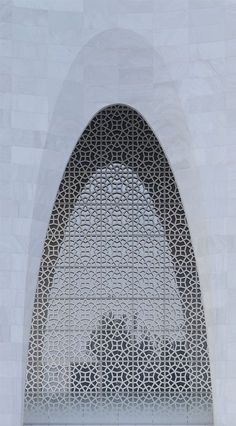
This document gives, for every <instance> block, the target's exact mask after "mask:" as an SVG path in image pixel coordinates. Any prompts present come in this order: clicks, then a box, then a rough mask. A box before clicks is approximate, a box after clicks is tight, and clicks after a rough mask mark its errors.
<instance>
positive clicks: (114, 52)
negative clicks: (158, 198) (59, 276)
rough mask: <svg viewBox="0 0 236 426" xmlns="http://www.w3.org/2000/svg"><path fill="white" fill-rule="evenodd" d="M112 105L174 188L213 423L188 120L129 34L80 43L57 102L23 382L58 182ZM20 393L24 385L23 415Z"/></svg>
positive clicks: (152, 56) (30, 283) (36, 221)
mask: <svg viewBox="0 0 236 426" xmlns="http://www.w3.org/2000/svg"><path fill="white" fill-rule="evenodd" d="M117 103H119V104H126V105H129V106H131V107H132V108H135V109H136V110H137V111H138V112H139V113H140V114H141V115H142V116H143V117H144V119H145V120H146V121H147V123H148V124H149V125H150V127H151V128H152V129H153V131H154V133H155V135H156V137H157V138H158V140H159V142H160V143H161V146H162V148H163V150H164V152H165V154H166V156H167V158H168V161H169V164H170V166H171V168H172V170H173V173H174V175H175V179H176V182H177V185H178V187H179V190H180V194H181V198H182V201H183V204H184V209H185V214H186V216H187V219H188V223H189V229H190V232H191V237H192V243H193V247H194V250H195V256H196V261H197V265H198V271H199V276H200V285H201V292H202V299H203V306H204V310H205V316H206V323H207V335H208V345H209V351H210V362H211V374H212V384H213V400H214V424H215V426H216V425H217V426H218V425H220V423H219V422H218V421H217V418H218V416H217V411H216V407H217V406H218V404H217V394H216V392H215V391H216V385H215V383H216V372H215V371H214V365H215V364H216V363H215V362H214V353H215V351H214V319H213V318H212V310H211V309H210V307H209V303H208V301H209V300H213V296H212V295H211V286H210V273H209V269H210V268H209V265H208V259H207V257H206V256H205V257H203V256H202V255H201V251H200V244H199V242H200V241H201V240H204V237H205V235H206V233H207V228H206V222H207V221H206V213H205V211H204V206H203V197H202V193H201V192H202V191H201V185H200V179H199V172H198V169H197V166H196V163H195V159H194V153H193V144H192V141H191V134H190V131H189V129H188V118H187V117H186V115H185V113H184V111H183V109H182V106H181V102H180V99H179V98H178V94H177V90H176V87H175V83H174V82H173V81H171V79H170V78H169V75H168V69H167V67H166V66H165V64H164V62H163V59H162V57H161V55H160V54H159V53H158V52H157V51H156V50H155V49H154V48H153V47H152V46H150V44H148V43H147V42H146V41H145V39H144V38H143V37H141V36H140V35H138V34H137V33H135V32H133V31H130V30H124V29H112V30H107V31H104V32H102V33H99V34H98V35H96V36H94V37H93V38H92V39H91V40H90V41H89V42H88V43H87V44H85V45H84V47H83V48H82V49H81V50H80V51H79V52H78V54H77V57H76V59H75V60H74V62H73V64H72V66H71V68H70V70H69V72H68V75H67V77H66V79H65V80H64V83H63V86H62V88H61V91H60V94H59V96H58V99H57V101H56V104H55V109H54V112H53V115H52V118H51V121H50V124H49V130H48V133H47V138H46V144H45V147H44V152H43V155H42V159H41V164H40V167H39V175H38V181H37V191H36V195H35V202H34V210H33V216H32V225H31V232H30V250H29V256H28V273H27V281H26V293H25V327H24V330H25V336H24V354H23V362H22V369H23V377H24V371H25V366H26V357H27V348H28V339H29V331H30V323H31V316H32V307H33V301H34V295H35V290H36V285H37V278H38V270H39V265H40V260H41V255H42V250H43V244H44V239H45V235H46V230H47V226H48V221H49V218H50V215H51V211H52V207H53V203H54V200H55V197H56V194H57V190H58V186H59V184H60V180H61V178H62V175H63V172H64V169H65V167H66V164H67V162H68V160H69V157H70V155H71V153H72V151H73V149H74V146H75V144H76V142H77V140H78V139H79V137H80V136H81V134H82V132H83V130H84V128H85V127H86V126H87V124H88V123H89V121H90V120H91V119H92V117H93V116H94V115H95V114H96V113H97V112H98V111H99V110H100V109H102V108H104V107H106V106H107V105H110V104H117ZM23 396H24V383H22V412H23Z"/></svg>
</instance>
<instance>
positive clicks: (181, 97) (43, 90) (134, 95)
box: [0, 0, 236, 426]
mask: <svg viewBox="0 0 236 426" xmlns="http://www.w3.org/2000/svg"><path fill="white" fill-rule="evenodd" d="M0 22H1V24H0V74H1V76H0V91H1V96H0V140H1V144H0V162H1V167H0V233H1V235H0V277H1V285H0V425H2V426H21V425H22V421H23V420H22V405H23V393H24V382H23V380H24V368H25V355H26V348H27V338H28V331H29V324H30V317H31V310H32V301H33V296H34V291H35V287H36V283H37V272H38V267H39V262H40V256H41V252H42V247H43V242H44V237H45V232H46V228H47V223H48V219H49V216H50V212H51V209H52V206H53V201H54V199H55V195H56V191H57V188H58V185H59V182H60V178H61V176H62V173H63V170H64V167H65V165H66V163H67V160H68V158H69V155H70V153H71V152H72V150H73V147H74V145H75V143H76V141H77V139H78V138H79V136H80V134H81V133H82V131H83V129H84V127H85V126H86V124H87V123H88V121H89V120H90V119H91V117H92V116H93V114H95V113H96V112H97V111H98V110H99V109H100V108H102V107H104V106H106V105H107V104H111V103H117V102H122V103H127V104H129V105H131V106H133V107H135V108H137V110H138V111H139V112H140V113H141V114H143V116H144V118H145V119H146V120H147V121H148V122H149V124H150V125H151V126H152V128H153V129H154V132H155V134H156V135H157V137H158V138H159V140H160V142H161V144H162V146H163V148H164V150H165V152H166V154H167V157H168V158H169V161H170V164H171V166H172V168H173V171H174V173H175V176H176V180H177V183H178V185H179V189H180V192H181V195H182V198H183V202H184V206H185V211H186V214H187V217H188V220H189V224H190V229H191V233H192V239H193V243H194V247H195V251H196V257H197V262H198V268H199V273H200V280H201V287H202V294H203V300H204V306H205V311H206V317H207V326H208V339H209V347H210V356H211V367H212V380H213V390H214V416H215V426H234V425H235V418H236V283H235V269H234V268H235V264H236V0H9V1H8V0H0Z"/></svg>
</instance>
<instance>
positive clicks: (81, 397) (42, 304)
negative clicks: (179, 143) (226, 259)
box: [25, 105, 212, 425]
mask: <svg viewBox="0 0 236 426" xmlns="http://www.w3.org/2000/svg"><path fill="white" fill-rule="evenodd" d="M40 423H42V424H45V423H47V424H55V425H56V424H59V423H60V424H64V423H66V424H77V425H82V424H83V425H84V424H90V425H92V424H94V425H95V424H110V425H111V424H114V425H115V424H116V425H118V424H126V425H129V424H130V425H132V424H154V425H155V424H156V425H158V424H173V425H174V424H180V423H181V424H186V425H187V424H188V425H189V424H196V423H197V424H204V425H206V424H212V394H211V380H210V368H209V358H208V352H207V337H206V326H205V319H204V312H203V307H202V303H201V294H200V286H199V279H198V274H197V269H196V262H195V257H194V252H193V248H192V244H191V238H190V234H189V229H188V224H187V221H186V217H185V213H184V209H183V205H182V202H181V198H180V195H179V191H178V188H177V185H176V182H175V179H174V176H173V174H172V171H171V168H170V166H169V164H168V161H167V159H166V157H165V154H164V152H163V150H162V148H161V146H160V144H159V142H158V140H157V138H156V137H155V135H154V134H153V132H152V130H151V129H150V127H149V126H148V124H147V123H146V122H145V120H144V119H143V118H142V117H141V116H140V115H139V114H138V113H137V112H136V111H135V110H133V109H132V108H130V107H128V106H125V105H113V106H109V107H107V108H105V109H104V110H102V111H100V112H99V113H98V114H97V115H96V116H95V117H94V118H93V119H92V121H91V122H90V124H89V125H88V126H87V128H86V129H85V131H84V132H83V134H82V136H81V138H80V140H79V141H78V143H77V145H76V147H75V149H74V151H73V153H72V156H71V158H70V160H69V162H68V165H67V167H66V170H65V173H64V176H63V179H62V181H61V184H60V187H59V191H58V194H57V198H56V201H55V204H54V208H53V211H52V215H51V219H50V223H49V227H48V232H47V236H46V240H45V245H44V252H43V256H42V261H41V266H40V271H39V279H38V286H37V291H36V296H35V302H34V308H33V316H32V325H31V334H30V341H29V350H28V365H27V378H26V389H25V424H40Z"/></svg>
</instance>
